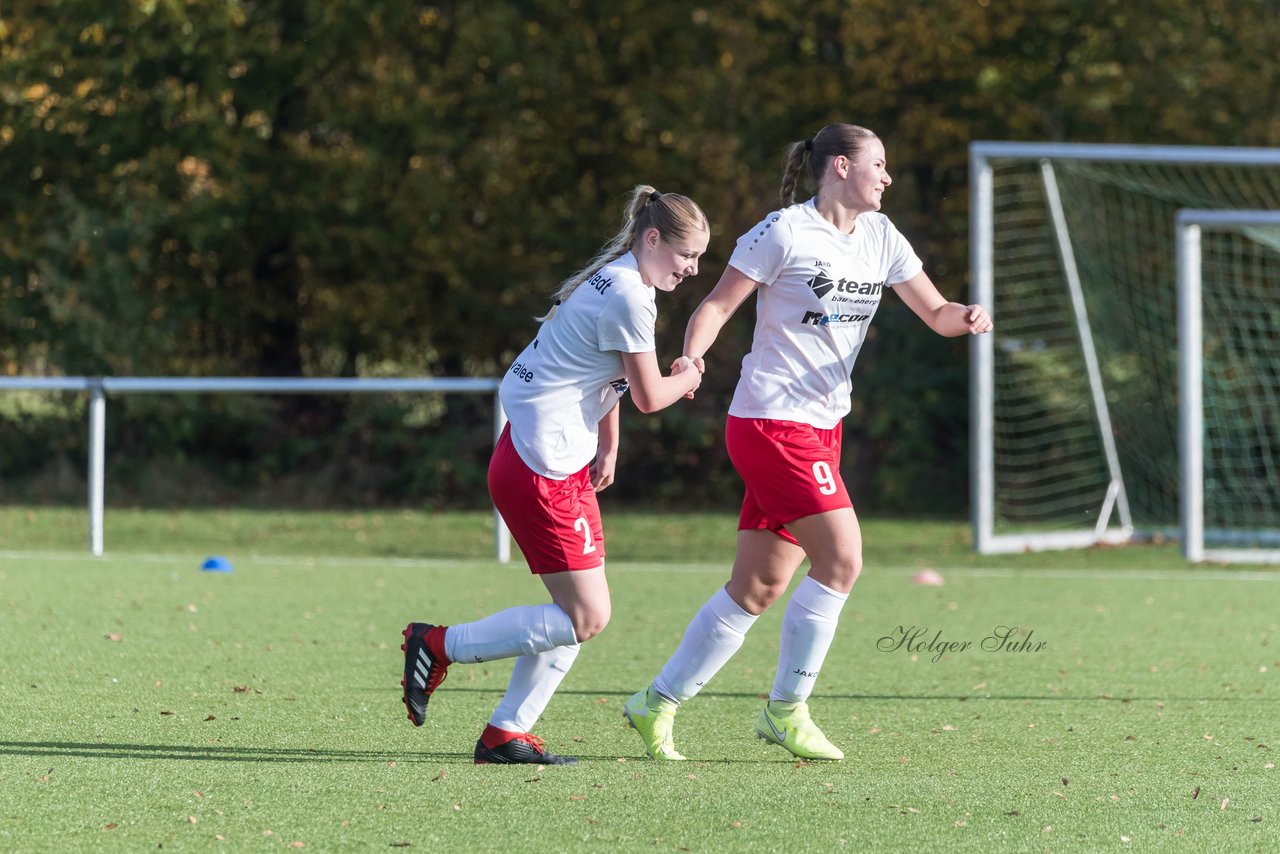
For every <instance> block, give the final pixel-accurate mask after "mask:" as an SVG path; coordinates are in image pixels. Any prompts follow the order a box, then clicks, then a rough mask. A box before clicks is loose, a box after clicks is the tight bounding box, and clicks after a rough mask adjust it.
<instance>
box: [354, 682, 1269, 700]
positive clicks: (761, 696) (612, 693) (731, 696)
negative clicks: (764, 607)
mask: <svg viewBox="0 0 1280 854" xmlns="http://www.w3.org/2000/svg"><path fill="white" fill-rule="evenodd" d="M366 690H369V691H378V692H384V693H385V691H386V690H387V689H386V688H385V686H381V685H380V686H378V687H377V688H368V689H366ZM505 690H506V688H503V687H495V688H450V689H449V690H448V691H447V692H446V693H449V694H489V695H492V696H501V695H502V693H503V691H505ZM556 696H557V697H568V696H573V697H595V698H600V697H609V698H618V699H621V700H624V701H625V700H626V699H627V698H629V697H630V696H631V692H627V693H619V691H618V690H617V689H616V688H610V689H608V690H604V691H588V690H584V689H581V688H577V689H574V688H568V689H565V688H562V689H559V690H557V691H556ZM698 697H699V698H702V699H706V698H716V699H726V700H742V699H747V700H762V701H763V700H767V699H769V692H768V691H760V692H748V691H703V692H701V693H699V694H698ZM813 699H814V700H816V701H817V702H823V701H826V700H867V701H877V702H880V701H888V702H892V701H895V700H900V701H918V700H954V701H955V702H957V703H1022V702H1048V703H1054V702H1071V703H1080V702H1088V701H1091V700H1096V701H1099V702H1103V703H1148V702H1150V703H1258V702H1280V701H1277V700H1276V699H1275V698H1272V697H1263V696H1260V695H1253V696H1250V695H1246V694H1236V695H1234V696H1227V697H1180V696H1175V695H1172V694H1159V695H1156V696H1149V697H1148V696H1139V695H1133V694H999V695H997V694H827V693H822V694H818V695H815V697H814V698H813ZM690 702H692V701H690Z"/></svg>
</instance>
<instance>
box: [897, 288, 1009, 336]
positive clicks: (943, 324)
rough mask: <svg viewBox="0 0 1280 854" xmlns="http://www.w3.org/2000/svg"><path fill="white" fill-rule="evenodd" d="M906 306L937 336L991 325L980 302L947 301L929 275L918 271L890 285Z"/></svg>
mask: <svg viewBox="0 0 1280 854" xmlns="http://www.w3.org/2000/svg"><path fill="white" fill-rule="evenodd" d="M893 289H894V291H896V292H897V294H898V296H900V297H902V301H903V302H905V303H906V304H907V307H908V308H910V309H911V310H912V311H913V312H915V314H916V316H917V317H919V318H920V319H921V320H923V321H924V322H925V323H927V324H928V325H929V328H930V329H932V330H933V331H934V332H936V333H938V334H939V335H945V336H947V337H948V338H954V337H956V336H958V335H981V334H982V333H984V332H990V331H991V330H992V328H994V324H993V323H992V321H991V315H990V314H988V313H987V310H986V309H985V308H983V307H982V306H980V305H962V304H961V303H958V302H950V301H948V300H947V298H946V297H944V296H943V295H942V294H940V293H938V289H937V287H935V286H934V284H933V281H932V280H931V279H930V278H929V276H928V275H927V274H926V273H924V272H920V273H917V274H916V275H915V276H914V277H913V278H910V279H908V280H907V281H905V282H902V283H900V284H897V285H895V286H894V288H893Z"/></svg>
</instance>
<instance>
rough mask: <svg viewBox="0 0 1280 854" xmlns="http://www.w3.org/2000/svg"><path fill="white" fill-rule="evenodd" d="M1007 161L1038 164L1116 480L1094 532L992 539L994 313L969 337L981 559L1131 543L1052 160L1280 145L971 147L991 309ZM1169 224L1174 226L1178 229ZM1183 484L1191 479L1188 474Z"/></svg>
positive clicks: (1217, 160)
mask: <svg viewBox="0 0 1280 854" xmlns="http://www.w3.org/2000/svg"><path fill="white" fill-rule="evenodd" d="M1009 160H1022V161H1031V162H1035V161H1039V162H1040V167H1041V176H1042V180H1043V181H1044V188H1045V198H1046V200H1047V202H1048V205H1049V215H1050V220H1051V223H1052V226H1053V229H1054V232H1055V235H1056V238H1057V243H1058V249H1059V256H1060V260H1061V261H1062V266H1063V271H1064V273H1065V276H1066V280H1067V281H1066V286H1067V290H1068V296H1069V299H1070V300H1071V305H1072V308H1073V310H1074V313H1075V317H1076V321H1077V332H1078V333H1079V336H1080V343H1081V349H1082V352H1083V353H1084V361H1085V364H1084V367H1085V372H1086V375H1087V378H1088V382H1089V388H1090V391H1091V393H1092V398H1093V402H1094V408H1095V412H1096V415H1097V421H1098V430H1099V438H1100V440H1101V444H1102V447H1103V449H1104V452H1105V454H1106V458H1107V459H1106V463H1107V470H1108V471H1109V473H1110V483H1109V485H1108V488H1107V489H1106V492H1105V496H1104V497H1103V498H1102V500H1101V502H1100V504H1099V506H1098V508H1097V515H1096V524H1094V525H1092V526H1090V527H1082V528H1079V529H1073V530H1054V531H1048V530H1046V531H1027V532H1022V533H1016V534H996V533H995V363H996V359H995V348H996V337H997V336H998V335H999V334H1000V318H999V317H998V316H996V317H995V318H994V320H995V331H994V332H993V333H991V334H989V335H975V336H972V337H971V339H970V367H969V371H970V374H969V379H970V389H971V396H970V475H971V481H970V483H971V486H970V490H971V494H970V501H971V514H972V519H971V521H972V530H973V543H974V548H975V550H976V551H978V552H979V553H981V554H1001V553H1012V552H1022V551H1038V550H1047V549H1065V548H1083V547H1087V546H1092V545H1100V544H1119V543H1125V542H1129V541H1131V540H1132V539H1133V538H1134V536H1135V529H1134V524H1133V520H1132V518H1131V516H1130V512H1129V504H1128V499H1127V496H1126V494H1125V484H1124V478H1123V475H1122V473H1121V471H1120V467H1119V464H1118V461H1117V458H1116V451H1115V437H1114V432H1113V430H1112V426H1111V422H1110V418H1109V415H1108V412H1107V405H1106V396H1105V390H1104V388H1103V384H1102V377H1101V375H1100V372H1099V370H1098V361H1097V353H1096V350H1095V348H1094V344H1093V341H1092V337H1091V332H1090V329H1089V323H1088V318H1087V315H1086V314H1085V312H1084V304H1083V297H1082V295H1081V289H1080V283H1079V278H1078V272H1077V270H1076V264H1075V258H1074V256H1073V254H1072V248H1071V241H1070V235H1069V234H1068V233H1067V231H1066V224H1065V219H1064V217H1063V215H1062V208H1061V202H1060V200H1059V198H1058V193H1057V183H1056V179H1055V176H1054V173H1053V168H1052V162H1051V161H1054V160H1057V161H1062V160H1096V161H1112V162H1139V163H1141V162H1147V163H1189V164H1190V163H1195V164H1223V165H1266V166H1280V149H1272V148H1246V147H1208V146H1159V145H1107V144H1077V143H1020V142H993V141H978V142H974V143H972V144H971V145H970V149H969V167H970V169H969V174H970V185H969V200H970V234H969V241H970V282H971V285H970V286H971V292H972V298H973V301H974V302H977V303H980V304H982V305H985V306H988V307H993V306H994V305H995V299H994V295H995V268H994V264H995V259H994V246H995V238H994V234H995V232H994V229H995V210H994V203H995V182H994V169H993V161H1006V162H1007V161H1009ZM1170 227H1171V228H1173V227H1174V226H1173V224H1172V223H1171V224H1170ZM1174 286H1175V285H1174V283H1173V282H1170V283H1169V287H1170V289H1171V290H1172V289H1173V288H1174ZM1184 464H1185V457H1184ZM1183 479H1184V480H1185V479H1186V475H1185V473H1184V474H1183ZM1184 511H1185V508H1184ZM1184 518H1185V517H1184ZM1152 533H1163V534H1172V535H1174V536H1180V535H1181V534H1182V532H1181V531H1172V532H1170V531H1162V532H1152Z"/></svg>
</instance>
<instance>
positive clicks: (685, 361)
mask: <svg viewBox="0 0 1280 854" xmlns="http://www.w3.org/2000/svg"><path fill="white" fill-rule="evenodd" d="M690 370H696V371H697V372H698V377H697V382H696V383H695V384H694V386H693V388H691V389H689V390H688V391H686V392H685V393H684V396H685V399H686V400H693V392H694V390H695V389H697V388H698V386H700V385H702V374H703V372H704V371H705V370H706V363H705V362H703V361H702V357H701V356H692V357H691V356H681V357H680V358H678V359H676V360H675V361H674V362H672V363H671V375H672V376H673V377H674V376H675V375H676V374H680V373H684V372H685V371H690Z"/></svg>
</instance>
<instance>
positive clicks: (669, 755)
mask: <svg viewBox="0 0 1280 854" xmlns="http://www.w3.org/2000/svg"><path fill="white" fill-rule="evenodd" d="M677 708H678V706H677V705H676V704H675V703H673V702H671V701H670V700H668V699H666V698H665V697H662V696H659V694H658V692H657V691H654V690H653V688H652V687H649V688H647V689H645V690H644V691H637V692H636V693H635V694H634V695H632V697H631V699H630V700H627V702H626V705H624V706H623V707H622V714H623V716H624V717H626V719H627V723H628V724H629V725H630V726H631V728H632V729H634V730H635V731H636V732H638V733H640V737H641V738H642V739H644V749H645V752H646V753H648V754H649V755H650V756H652V757H653V758H654V759H661V760H667V761H677V762H678V761H680V760H683V759H684V757H683V756H681V755H680V754H679V753H677V752H676V746H675V743H674V742H673V741H672V740H671V727H672V725H673V724H674V723H675V719H676V709H677Z"/></svg>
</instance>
